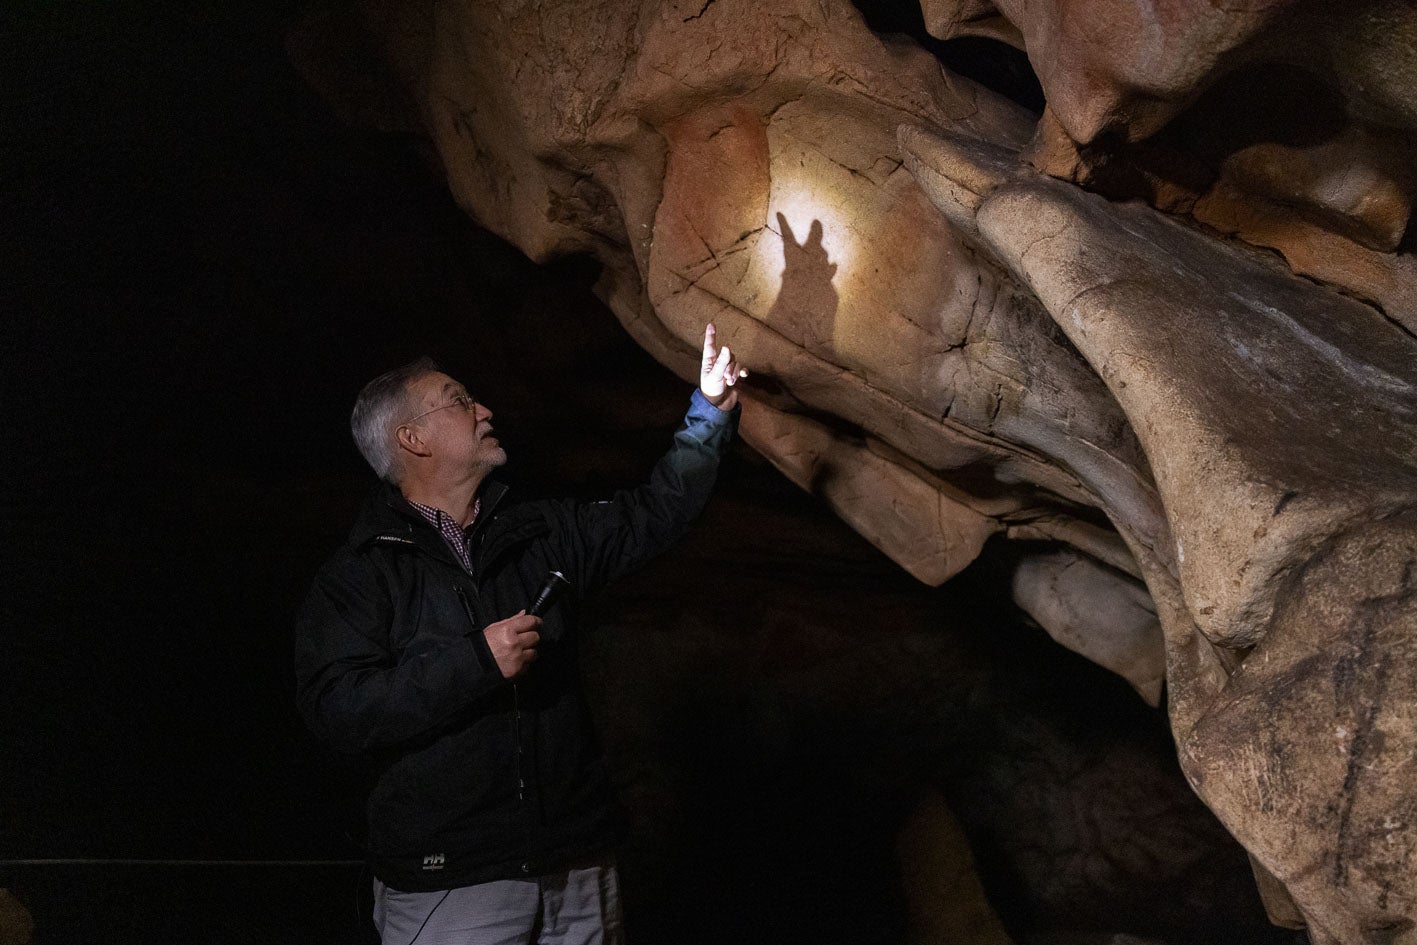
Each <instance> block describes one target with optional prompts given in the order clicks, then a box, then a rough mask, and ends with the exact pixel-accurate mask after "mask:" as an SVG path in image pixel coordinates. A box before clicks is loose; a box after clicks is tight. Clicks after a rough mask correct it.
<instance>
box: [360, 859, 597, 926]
mask: <svg viewBox="0 0 1417 945" xmlns="http://www.w3.org/2000/svg"><path fill="white" fill-rule="evenodd" d="M374 927H375V928H376V929H378V930H379V939H380V941H381V942H382V943H383V945H624V940H625V939H624V932H623V931H622V929H621V922H620V877H619V875H618V874H617V873H616V872H615V866H614V864H604V865H597V866H587V867H584V868H580V869H572V870H566V871H565V872H563V873H549V874H547V875H545V876H537V877H528V878H527V879H503V880H497V881H496V882H491V883H478V884H477V885H475V886H462V887H459V888H457V889H449V890H445V891H439V892H415V893H408V892H400V891H398V890H397V889H391V888H389V887H388V886H385V885H384V884H383V883H381V882H379V881H378V880H377V879H376V880H374Z"/></svg>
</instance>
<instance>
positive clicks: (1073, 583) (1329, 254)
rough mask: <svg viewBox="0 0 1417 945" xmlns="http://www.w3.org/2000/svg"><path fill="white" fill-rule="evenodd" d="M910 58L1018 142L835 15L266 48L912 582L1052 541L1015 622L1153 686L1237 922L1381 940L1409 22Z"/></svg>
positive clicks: (1397, 907) (1403, 837)
mask: <svg viewBox="0 0 1417 945" xmlns="http://www.w3.org/2000/svg"><path fill="white" fill-rule="evenodd" d="M923 23H924V26H925V28H926V29H928V30H929V32H930V33H932V34H933V35H934V37H936V38H937V39H939V40H949V39H951V38H953V37H957V36H966V35H982V36H989V37H992V38H994V39H997V40H999V41H1001V42H1004V43H1008V44H1011V45H1013V46H1016V47H1017V48H1019V49H1022V50H1023V51H1024V52H1026V54H1027V57H1028V61H1029V62H1030V63H1031V64H1032V67H1033V69H1034V71H1035V72H1036V74H1037V76H1038V79H1039V82H1040V84H1041V86H1042V89H1043V92H1044V96H1045V98H1046V101H1047V108H1046V110H1045V111H1044V113H1043V114H1042V116H1037V115H1035V114H1032V113H1030V112H1029V111H1028V110H1027V109H1025V108H1023V107H1020V106H1019V105H1017V104H1015V103H1014V102H1012V101H1010V100H1008V99H1006V98H1004V97H1003V96H1001V95H999V94H996V93H994V92H992V91H990V89H988V88H985V87H983V86H981V85H979V84H977V83H975V82H973V81H971V80H969V79H966V78H963V77H962V76H960V75H957V74H954V73H952V72H950V71H949V70H947V69H944V68H942V66H941V63H940V61H939V60H938V59H936V58H935V57H934V56H933V55H931V54H930V53H929V52H927V51H926V49H925V48H923V47H922V46H921V45H920V44H918V43H916V42H913V41H911V40H909V39H907V38H905V37H902V36H895V35H890V36H883V35H877V34H876V33H873V32H872V31H871V30H870V29H869V28H868V27H867V25H866V22H865V20H864V19H863V18H862V16H861V14H860V13H859V12H858V10H857V9H856V8H855V7H853V6H852V5H850V4H849V3H847V2H845V0H783V2H781V3H774V4H761V3H755V2H752V0H706V2H705V0H678V2H676V0H642V2H637V3H631V2H603V0H601V2H597V0H575V2H572V0H566V2H551V0H546V2H539V3H538V2H528V0H501V2H493V0H488V2H484V3H477V4H455V3H449V2H446V0H365V2H364V3H362V5H361V6H360V7H359V14H358V29H357V30H356V29H355V28H354V27H352V26H351V22H350V21H348V20H345V21H342V22H337V21H336V20H335V19H334V18H332V17H317V18H313V19H311V20H310V21H308V22H307V23H306V25H305V26H304V28H303V29H302V30H301V31H300V32H298V33H297V34H296V35H295V36H294V37H293V44H294V45H295V46H296V47H297V59H298V60H299V61H300V62H301V63H302V65H303V68H304V69H305V71H306V74H307V75H308V76H309V77H310V78H311V81H312V82H313V83H314V84H315V85H316V86H317V87H319V88H321V89H322V90H323V91H325V92H326V93H327V95H328V96H329V97H330V98H332V99H333V100H335V101H336V102H338V103H339V104H340V107H342V108H343V109H344V111H345V112H346V113H347V114H348V115H350V116H351V117H352V118H356V119H357V120H360V121H363V122H366V123H373V124H376V125H379V126H382V127H390V128H421V129H422V130H423V131H424V132H425V133H426V134H427V135H428V136H429V138H431V140H432V143H433V145H434V148H435V151H436V155H437V157H438V159H439V160H440V161H441V164H442V167H443V168H444V169H445V171H446V174H447V178H448V183H449V186H450V188H451V190H452V193H453V195H454V196H455V198H456V199H457V201H458V202H459V204H460V205H461V206H462V207H464V208H465V209H466V210H467V212H468V213H469V214H471V215H472V216H473V217H474V218H476V219H477V220H478V222H480V223H481V224H482V225H484V226H486V227H487V228H489V229H491V230H493V231H494V232H497V233H498V234H500V235H502V236H503V237H505V238H506V239H508V240H511V241H512V242H513V243H515V244H516V245H517V246H518V247H520V248H521V249H522V250H523V251H525V252H526V253H527V254H528V255H529V256H531V257H532V258H534V259H538V260H540V259H548V258H551V257H554V256H556V255H560V254H565V253H590V254H593V255H594V256H595V257H596V258H598V259H599V260H600V261H601V263H602V264H603V266H604V274H603V277H602V280H601V283H600V286H599V290H600V293H601V295H602V297H603V298H604V299H605V300H606V302H607V303H608V304H609V306H610V307H611V309H612V310H613V311H614V312H615V313H616V315H617V316H618V317H619V318H620V320H621V322H622V323H623V324H624V326H625V327H626V329H627V330H628V331H629V332H630V333H631V334H632V335H633V336H634V338H635V339H636V340H637V341H638V342H639V343H640V344H642V345H643V346H644V347H645V348H647V349H648V350H649V351H650V352H651V353H653V354H654V355H655V356H656V357H657V358H659V359H660V360H661V361H662V362H664V363H665V364H667V365H669V366H670V367H672V368H674V369H675V370H677V371H679V372H680V373H681V374H684V375H685V376H689V375H691V374H692V372H693V371H694V368H695V358H696V351H695V340H696V339H697V338H698V337H699V335H700V333H701V331H702V326H703V324H704V323H705V322H706V321H710V320H712V321H715V322H716V323H717V324H718V326H719V331H720V337H721V338H723V339H725V340H726V341H727V342H728V343H729V344H731V345H732V347H733V348H734V349H735V350H736V351H737V352H738V353H739V357H740V358H741V359H742V360H743V361H744V363H745V364H746V365H747V366H748V367H749V368H750V369H751V370H752V372H753V380H752V382H751V386H750V387H748V389H747V390H746V391H745V395H744V401H745V404H744V419H743V434H744V437H745V438H746V439H747V440H748V442H749V443H751V444H752V445H753V446H754V447H755V448H756V449H758V450H759V451H761V452H762V454H763V455H764V456H766V457H768V458H769V459H770V460H771V461H772V462H773V463H774V464H775V465H776V466H777V467H778V468H779V469H780V470H781V471H782V472H783V473H784V474H785V475H786V476H787V477H788V478H790V479H791V480H793V481H794V482H796V483H798V484H799V485H801V486H802V487H803V488H804V489H808V490H810V491H811V492H813V493H815V494H817V495H819V496H821V497H822V498H823V499H824V500H825V501H826V502H827V503H829V504H830V505H831V507H832V508H833V509H835V510H836V511H837V512H838V513H839V514H840V515H841V517H842V518H843V519H845V520H846V521H847V522H848V523H850V524H851V525H852V526H853V527H855V528H856V529H857V530H858V531H860V532H861V534H863V535H864V536H866V537H867V538H868V539H869V540H871V541H872V542H873V543H875V544H876V545H877V546H878V547H880V548H881V549H882V550H884V551H885V552H886V553H887V554H889V555H890V556H891V557H892V558H894V559H895V560H896V561H897V562H899V563H900V564H901V566H902V567H904V568H905V569H906V570H908V571H909V572H910V573H911V574H913V575H915V576H916V577H918V578H919V579H920V580H922V581H925V582H927V583H931V584H937V583H940V582H943V581H945V580H947V579H948V578H950V577H951V576H952V575H954V574H956V573H957V572H958V571H959V570H960V569H961V568H963V567H964V566H965V565H967V564H968V563H969V562H970V561H972V560H973V559H974V558H975V556H977V555H978V554H979V551H980V549H981V547H982V546H983V544H984V543H985V541H987V540H989V539H991V538H994V537H998V538H1000V539H1021V540H1029V541H1030V542H1039V541H1041V542H1046V543H1050V544H1048V545H1047V546H1045V547H1046V548H1047V549H1048V550H1046V551H1044V552H1043V553H1041V554H1038V555H1033V556H1027V555H1026V556H1024V557H1023V560H1022V562H1021V564H1020V565H1019V567H1018V569H1017V572H1016V573H1015V575H1014V578H1013V584H1014V590H1015V594H1016V597H1017V599H1018V601H1019V603H1020V604H1021V605H1022V606H1023V607H1024V608H1025V609H1026V610H1027V611H1028V612H1029V613H1030V614H1031V615H1032V616H1033V617H1034V619H1036V620H1037V621H1038V622H1039V623H1040V624H1041V625H1043V626H1044V627H1045V628H1046V629H1047V630H1048V631H1049V632H1050V633H1051V634H1053V636H1054V637H1055V638H1056V639H1058V640H1059V642H1061V643H1063V644H1064V645H1066V646H1069V647H1071V648H1073V649H1075V650H1077V651H1078V652H1080V653H1082V654H1083V655H1085V656H1087V657H1089V658H1091V659H1093V660H1095V661H1096V662H1098V663H1100V664H1101V665H1104V666H1106V667H1108V668H1110V669H1112V670H1113V671H1115V672H1117V673H1119V674H1121V675H1123V676H1125V677H1126V678H1127V679H1128V681H1129V682H1131V683H1132V685H1133V686H1134V687H1135V688H1136V689H1137V690H1138V692H1139V693H1140V694H1141V695H1142V696H1143V697H1144V698H1146V699H1148V700H1149V701H1151V702H1153V703H1156V702H1158V701H1159V700H1161V699H1162V698H1163V680H1164V698H1165V701H1166V705H1167V709H1168V712H1169V714H1170V718H1171V722H1172V728H1173V731H1174V734H1175V737H1176V741H1177V744H1178V746H1179V748H1180V753H1181V759H1182V763H1183V766H1184V769H1185V772H1186V775H1187V777H1188V778H1189V780H1190V782H1191V784H1192V786H1193V787H1194V789H1195V790H1196V792H1197V793H1198V794H1199V795H1200V797H1201V798H1202V799H1203V800H1204V801H1205V802H1206V803H1207V804H1208V805H1209V806H1210V807H1211V808H1212V809H1213V810H1214V811H1215V812H1216V814H1217V815H1218V816H1219V817H1220V819H1221V820H1222V821H1223V822H1224V823H1225V825H1226V826H1227V827H1228V828H1229V830H1230V831H1231V832H1232V833H1233V834H1234V835H1235V836H1236V837H1237V838H1238V839H1239V840H1240V841H1241V843H1243V844H1244V845H1245V847H1246V848H1247V849H1248V850H1249V852H1250V854H1251V858H1252V861H1253V863H1254V867H1255V873H1256V878H1257V882H1258V883H1259V885H1260V888H1261V891H1262V893H1263V894H1264V896H1265V901H1266V905H1267V907H1268V909H1269V911H1270V915H1271V918H1272V919H1274V920H1275V921H1276V922H1280V923H1284V924H1291V925H1296V926H1297V925H1300V924H1303V925H1306V926H1307V927H1308V929H1309V934H1310V936H1311V938H1312V940H1313V941H1314V942H1316V943H1319V945H1325V943H1345V945H1348V943H1367V942H1372V943H1408V945H1411V943H1414V942H1417V928H1414V922H1417V791H1414V789H1413V787H1412V786H1413V785H1414V784H1417V659H1415V658H1414V657H1417V359H1415V358H1414V356H1417V338H1414V331H1415V330H1417V262H1414V256H1413V254H1412V252H1411V243H1410V240H1411V237H1410V236H1408V235H1406V229H1407V225H1408V221H1409V218H1410V215H1411V198H1412V193H1413V189H1414V183H1417V176H1414V175H1417V162H1414V160H1413V158H1412V157H1411V155H1412V154H1414V153H1417V151H1414V149H1413V147H1412V144H1413V136H1414V134H1417V97H1414V89H1417V52H1414V50H1417V42H1414V37H1417V12H1414V10H1413V8H1412V7H1411V6H1410V4H1408V3H1404V2H1400V0H1372V2H1367V3H1354V4H1344V5H1334V4H1325V3H1318V2H1300V0H1241V2H1235V3H1230V4H1226V5H1217V4H1214V3H1212V2H1210V0H1066V2H1065V0H1044V2H1028V3H1024V2H1021V0H998V2H997V4H996V3H991V2H989V0H924V3H923ZM356 34H358V35H360V36H363V37H367V39H368V40H370V41H372V46H370V47H368V48H370V49H373V50H376V51H377V53H376V54H375V55H364V56H363V57H362V58H361V55H360V53H359V50H360V49H361V48H363V47H361V46H360V45H359V44H358V43H355V44H351V43H349V42H347V41H346V40H348V39H349V38H350V37H352V36H355V35H356ZM364 41H365V40H360V42H364ZM381 70H386V71H387V73H388V79H389V80H390V81H388V82H384V81H381V75H380V71H381ZM1404 240H1407V241H1408V242H1404ZM1276 253H1277V254H1278V255H1276Z"/></svg>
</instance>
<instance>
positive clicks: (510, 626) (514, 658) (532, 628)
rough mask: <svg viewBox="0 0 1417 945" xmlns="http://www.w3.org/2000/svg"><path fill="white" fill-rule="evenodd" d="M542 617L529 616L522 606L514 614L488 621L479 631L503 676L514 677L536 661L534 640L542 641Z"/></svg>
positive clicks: (536, 642) (536, 641)
mask: <svg viewBox="0 0 1417 945" xmlns="http://www.w3.org/2000/svg"><path fill="white" fill-rule="evenodd" d="M540 629H541V618H540V617H530V616H528V615H527V612H526V611H525V610H523V611H521V612H519V613H518V614H517V615H516V616H515V617H508V618H507V619H506V620H499V621H497V622H496V623H493V624H488V625H487V629H486V630H483V631H482V635H483V636H485V637H486V638H487V647H488V649H490V650H491V651H492V658H493V659H495V660H496V661H497V668H498V669H500V670H501V671H502V676H503V678H505V679H516V678H517V677H518V676H520V675H521V674H522V673H524V672H526V670H527V667H528V666H530V665H531V664H532V663H534V662H536V644H538V643H540V642H541V634H540V633H539V632H538V631H539V630H540Z"/></svg>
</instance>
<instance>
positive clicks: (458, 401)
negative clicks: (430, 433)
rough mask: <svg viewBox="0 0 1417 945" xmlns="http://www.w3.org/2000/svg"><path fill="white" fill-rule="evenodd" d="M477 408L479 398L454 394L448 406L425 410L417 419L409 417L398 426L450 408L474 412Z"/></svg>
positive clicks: (442, 405)
mask: <svg viewBox="0 0 1417 945" xmlns="http://www.w3.org/2000/svg"><path fill="white" fill-rule="evenodd" d="M476 406H477V398H476V397H474V396H472V395H471V394H454V395H453V399H452V400H451V401H450V402H448V403H446V404H440V405H439V406H437V407H434V408H433V409H432V410H425V411H423V412H422V413H420V414H419V415H418V416H416V417H409V418H408V419H407V420H405V421H403V422H402V423H400V424H398V426H401V427H402V426H407V425H408V424H410V423H413V422H415V421H418V420H422V419H423V418H424V417H426V416H428V415H429V414H430V413H437V412H438V411H439V410H447V409H448V408H449V407H461V408H462V409H464V410H472V409H473V408H475V407H476Z"/></svg>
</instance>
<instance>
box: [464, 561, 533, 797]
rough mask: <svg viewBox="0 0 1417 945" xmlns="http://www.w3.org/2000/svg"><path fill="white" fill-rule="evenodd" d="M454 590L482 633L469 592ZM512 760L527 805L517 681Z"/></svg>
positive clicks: (474, 629) (471, 620) (471, 623)
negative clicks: (468, 595) (469, 600)
mask: <svg viewBox="0 0 1417 945" xmlns="http://www.w3.org/2000/svg"><path fill="white" fill-rule="evenodd" d="M453 589H454V590H455V591H457V594H458V600H460V601H462V609H463V613H465V614H467V622H468V624H469V625H471V627H472V629H473V632H474V633H476V632H480V631H481V628H480V627H479V626H478V625H477V617H476V616H475V615H474V614H473V612H472V605H471V604H470V603H468V599H467V592H466V591H464V590H463V586H462V585H461V584H454V585H453ZM512 744H513V746H514V747H513V749H512V760H513V762H514V763H515V766H516V772H517V801H518V802H520V803H522V804H525V803H526V776H525V774H524V773H523V771H522V699H521V690H520V689H518V688H517V684H516V681H515V680H514V681H513V682H512Z"/></svg>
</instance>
